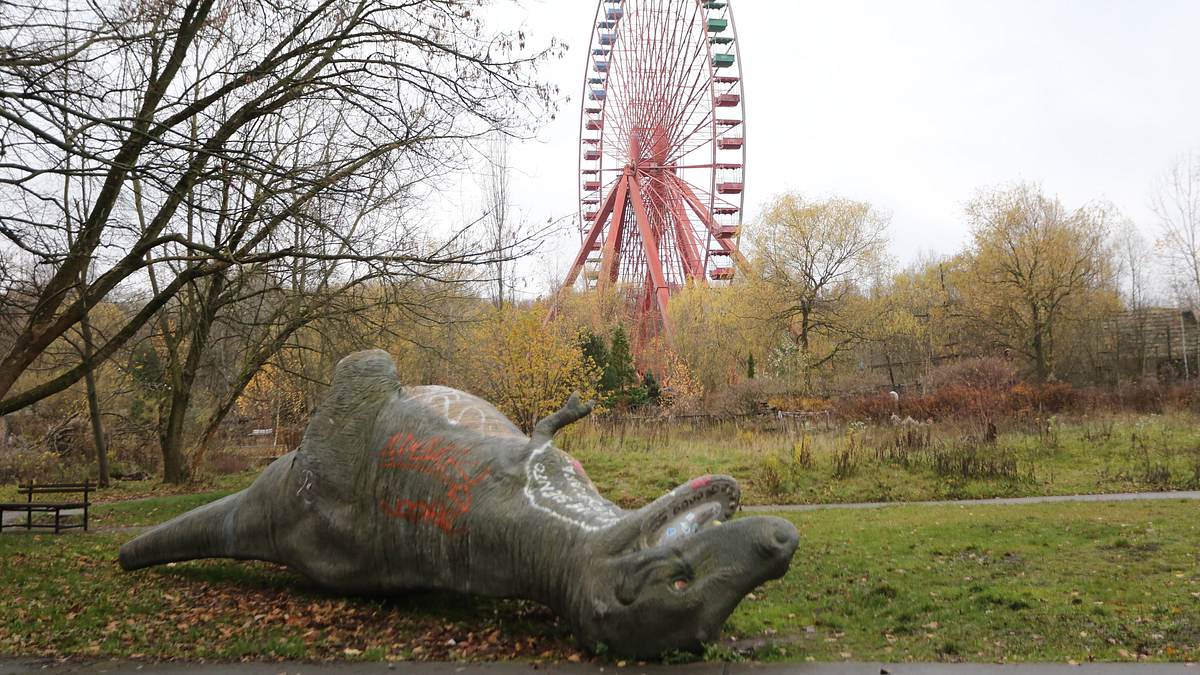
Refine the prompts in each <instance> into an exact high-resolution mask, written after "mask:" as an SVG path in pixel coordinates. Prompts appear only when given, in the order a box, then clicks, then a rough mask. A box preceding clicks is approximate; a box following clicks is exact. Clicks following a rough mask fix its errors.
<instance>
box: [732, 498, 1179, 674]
mask: <svg viewBox="0 0 1200 675" xmlns="http://www.w3.org/2000/svg"><path fill="white" fill-rule="evenodd" d="M787 517H788V518H789V519H790V520H792V522H794V523H796V525H797V527H799V528H800V531H801V535H802V538H801V544H800V548H799V550H798V551H797V553H796V557H795V559H794V560H793V561H792V567H791V570H790V571H789V572H788V574H787V576H786V577H784V578H783V579H781V580H779V581H776V582H772V583H770V584H767V585H766V586H764V587H763V589H762V590H761V591H760V592H759V593H756V594H755V598H756V599H754V600H748V601H745V602H743V603H742V604H741V606H740V607H739V608H738V611H737V612H736V613H735V614H734V615H733V617H732V618H731V620H730V622H729V625H728V626H727V629H726V630H727V632H728V633H730V634H732V635H735V636H737V637H738V638H740V639H741V642H743V643H748V644H750V645H753V646H754V647H755V648H756V654H757V655H758V656H759V657H760V658H765V659H795V658H803V657H808V656H811V657H814V658H816V659H817V660H838V659H843V658H853V659H861V660H884V661H887V660H899V661H906V660H917V661H930V660H951V661H957V660H965V661H1004V660H1007V661H1059V662H1061V661H1067V660H1076V661H1079V662H1083V661H1085V660H1088V659H1095V660H1099V661H1121V660H1132V659H1139V658H1140V659H1153V660H1176V661H1189V660H1190V661H1194V660H1197V659H1200V549H1198V548H1197V546H1196V544H1197V542H1198V541H1200V505H1198V504H1197V503H1196V502H1183V501H1179V502H1099V503H1085V502H1077V503H1058V504H1038V505H1022V506H975V507H959V506H953V507H922V506H896V507H888V508H884V509H875V510H869V511H850V510H828V511H820V512H809V513H803V514H788V515H787Z"/></svg>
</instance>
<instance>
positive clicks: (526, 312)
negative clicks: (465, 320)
mask: <svg viewBox="0 0 1200 675" xmlns="http://www.w3.org/2000/svg"><path fill="white" fill-rule="evenodd" d="M545 318H546V310H545V309H543V308H533V309H518V308H513V307H505V308H503V309H501V310H495V311H493V312H492V313H491V314H490V315H488V316H487V317H486V318H485V319H484V320H482V321H480V322H479V323H478V324H477V325H476V326H475V327H474V330H473V331H472V332H471V342H472V347H473V348H472V350H471V354H470V356H468V360H470V361H473V363H463V364H461V365H462V366H463V368H464V369H465V371H466V372H465V373H464V379H465V380H466V382H467V383H468V386H469V388H470V389H471V391H472V392H473V393H475V394H477V395H479V396H482V397H483V398H485V399H487V400H488V401H490V402H491V403H492V404H493V405H495V406H496V407H497V408H499V409H500V411H501V412H503V413H504V414H505V415H508V417H509V418H510V419H512V421H513V422H515V423H516V424H517V426H519V427H521V429H523V430H524V431H526V432H528V431H530V430H532V429H533V425H534V424H536V423H537V421H538V420H539V419H541V418H542V417H544V416H546V415H548V414H550V413H552V412H554V411H555V410H558V409H559V408H560V407H561V406H562V404H563V403H565V402H566V400H567V398H568V397H569V396H570V395H571V393H572V392H575V391H578V392H579V395H580V396H581V397H582V398H583V399H584V400H585V401H586V400H591V399H594V398H595V397H596V388H597V383H598V382H599V380H600V371H599V369H598V368H596V366H595V364H593V363H591V361H590V360H589V359H586V358H585V357H584V356H583V352H582V351H581V350H580V349H579V345H578V344H577V342H576V339H575V336H574V335H568V334H566V333H565V332H564V331H562V330H561V326H559V325H557V324H555V323H554V322H551V323H549V324H547V323H546V321H545Z"/></svg>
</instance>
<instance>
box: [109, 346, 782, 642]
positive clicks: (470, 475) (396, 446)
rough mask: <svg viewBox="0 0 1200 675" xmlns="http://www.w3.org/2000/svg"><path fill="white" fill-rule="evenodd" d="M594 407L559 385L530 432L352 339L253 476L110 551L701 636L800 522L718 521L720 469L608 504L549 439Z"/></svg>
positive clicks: (655, 637) (138, 562)
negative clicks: (414, 376) (308, 408)
mask: <svg viewBox="0 0 1200 675" xmlns="http://www.w3.org/2000/svg"><path fill="white" fill-rule="evenodd" d="M590 411H591V407H590V406H589V405H584V404H581V403H580V402H579V400H578V397H576V396H572V397H571V399H570V400H569V401H568V402H567V404H566V405H565V406H564V407H563V408H562V409H561V410H559V411H558V412H556V413H554V414H553V415H550V416H549V417H547V418H546V419H544V420H542V421H541V422H539V423H538V425H537V427H536V428H535V429H534V432H533V434H532V437H527V436H525V435H523V434H522V433H521V432H520V430H519V429H517V428H516V426H514V425H513V424H512V423H511V422H510V421H509V420H508V419H507V418H505V417H504V416H503V415H502V414H501V413H500V412H499V411H497V410H496V409H495V408H494V407H492V406H491V405H490V404H488V403H487V402H485V401H483V400H482V399H479V398H476V397H474V396H471V395H470V394H466V393H463V392H460V391H457V390H454V389H450V388H447V387H403V386H401V384H400V382H399V380H398V378H397V375H396V371H395V366H394V365H393V363H392V360H391V358H390V357H389V356H388V355H387V353H386V352H383V351H379V350H372V351H365V352H358V353H355V354H351V355H349V356H347V357H345V358H344V359H342V360H341V362H339V363H338V366H337V370H336V372H335V375H334V380H333V384H332V386H331V388H330V391H329V394H328V396H327V398H326V400H325V401H324V402H322V404H321V405H320V407H319V408H318V409H317V411H316V412H315V413H314V415H313V417H312V419H311V420H310V421H309V425H308V428H307V430H306V431H305V435H304V439H303V441H302V442H301V444H300V447H299V448H298V449H297V450H296V451H294V452H292V453H288V454H287V455H284V456H283V457H280V458H279V459H277V460H276V461H275V462H273V463H272V464H271V465H270V466H268V467H267V468H266V469H265V470H264V471H263V473H262V475H261V476H259V477H258V479H257V480H255V482H254V484H252V485H251V486H250V487H249V488H247V489H245V490H243V491H241V492H239V493H237V494H233V495H230V496H228V497H225V498H223V499H221V500H219V501H216V502H213V503H211V504H208V505H206V506H203V507H200V508H198V509H195V510H193V511H190V512H188V513H185V514H183V515H182V516H179V517H178V518H175V519H174V520H171V521H169V522H167V523H164V524H162V525H159V526H158V527H156V528H154V529H152V530H150V531H148V532H146V533H144V534H142V535H140V536H138V537H137V538H135V539H133V540H132V541H130V542H128V543H126V544H125V545H124V546H122V547H121V552H120V562H121V566H122V567H124V568H125V569H127V570H134V569H138V568H142V567H147V566H150V565H159V564H163V563H168V562H174V561H181V560H192V559H196V558H213V557H223V558H236V559H255V560H267V561H271V562H276V563H280V564H283V565H287V566H288V567H291V568H293V569H295V570H297V571H299V572H301V573H302V574H304V575H305V576H307V577H309V578H310V579H312V580H313V581H314V582H316V583H318V584H319V585H321V586H323V587H325V588H328V589H330V590H333V591H338V592H345V593H354V594H375V595H379V594H397V593H403V592H405V591H413V590H420V589H443V590H450V591H457V592H461V593H472V594H478V595H485V596H492V597H509V598H529V599H533V600H537V601H539V602H542V603H544V604H546V605H548V606H549V607H551V608H552V609H553V610H554V611H555V612H556V613H558V614H559V616H561V617H563V618H564V619H566V620H567V621H568V622H569V623H570V626H571V629H572V631H573V632H574V634H575V636H576V638H577V639H578V641H579V642H580V644H581V645H583V646H584V647H587V648H589V649H592V650H596V649H598V648H600V646H601V645H604V646H605V647H607V648H608V649H609V650H611V651H612V652H614V653H616V654H621V655H627V656H633V657H653V656H657V655H660V654H662V653H664V652H667V651H671V650H677V649H687V650H695V649H699V648H700V646H701V644H702V643H704V642H707V641H711V640H715V639H716V638H717V637H718V636H719V634H720V630H721V626H722V625H723V624H724V622H725V619H726V618H727V617H728V616H729V614H730V613H731V612H732V611H733V609H734V607H736V606H737V604H738V602H740V601H741V599H742V598H743V597H744V596H745V595H746V594H747V593H749V592H750V591H751V590H753V589H754V588H755V587H757V586H758V585H759V584H761V583H763V582H765V581H767V580H769V579H775V578H778V577H780V576H782V575H783V574H784V573H785V572H786V571H787V568H788V564H789V563H790V561H791V558H792V555H793V553H794V552H795V549H796V545H797V542H798V539H799V535H798V533H797V532H796V528H795V527H794V526H792V524H791V523H789V522H787V521H786V520H783V519H781V518H773V517H752V518H739V519H737V520H734V521H731V522H722V521H725V520H726V519H728V518H730V517H731V516H733V514H734V512H735V511H736V510H737V507H738V498H739V492H738V488H737V483H736V482H735V481H734V480H733V479H732V478H729V477H726V476H703V477H700V478H697V479H694V480H692V481H689V482H688V483H686V484H684V485H681V486H679V487H678V488H676V489H674V490H672V491H671V492H669V493H667V494H666V495H664V496H663V497H661V498H659V499H658V500H656V501H654V502H653V503H651V504H649V505H647V506H645V507H643V508H641V509H638V510H635V511H626V510H623V509H621V508H619V507H617V506H616V505H615V504H613V503H611V502H609V501H608V500H606V499H604V498H603V497H601V496H600V494H599V493H598V492H597V491H596V489H595V486H594V485H592V483H591V481H590V480H589V479H588V478H587V475H586V474H585V473H584V471H583V468H582V467H581V466H580V465H579V463H578V462H576V461H575V460H573V459H572V458H571V457H570V456H568V455H567V454H566V453H564V452H562V451H561V450H559V449H557V448H555V447H554V446H553V445H552V443H551V440H552V438H553V436H554V434H555V432H557V431H558V429H560V428H561V427H563V426H565V425H567V424H570V423H571V422H574V421H576V420H578V419H580V418H581V417H583V416H585V415H587V414H588V413H589V412H590Z"/></svg>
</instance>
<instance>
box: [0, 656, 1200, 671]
mask: <svg viewBox="0 0 1200 675" xmlns="http://www.w3.org/2000/svg"><path fill="white" fill-rule="evenodd" d="M8 673H14V674H21V675H24V674H27V673H54V674H60V673H80V674H89V675H91V674H98V673H151V674H174V673H189V674H191V675H235V674H238V675H240V674H242V673H246V674H247V675H285V674H286V675H306V674H308V673H312V674H314V675H321V674H330V675H333V674H336V675H343V674H346V673H379V674H381V675H383V674H385V673H395V674H396V675H542V674H546V673H549V674H552V675H594V674H600V673H603V674H604V675H881V674H882V675H959V674H962V675H1079V674H1081V673H1082V674H1084V675H1118V674H1119V673H1134V674H1135V675H1200V666H1197V665H1196V664H1189V663H1085V664H1082V665H1079V666H1072V665H1069V664H1066V663H1030V664H1016V665H998V664H992V663H896V664H891V663H886V664H884V663H853V662H846V663H797V664H769V665H767V664H757V663H691V664H686V665H681V666H664V665H659V664H649V665H645V666H637V665H631V666H627V667H625V668H617V667H615V666H613V665H612V664H606V665H600V664H556V665H538V666H534V665H531V664H527V663H480V664H466V663H395V664H391V665H389V664H386V663H321V664H310V663H295V662H291V663H287V662H285V663H232V664H189V663H162V664H143V663H130V662H112V661H102V662H97V663H90V664H65V665H61V664H60V665H55V664H53V663H46V662H38V661H31V660H0V675H7V674H8Z"/></svg>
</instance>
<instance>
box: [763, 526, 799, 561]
mask: <svg viewBox="0 0 1200 675" xmlns="http://www.w3.org/2000/svg"><path fill="white" fill-rule="evenodd" d="M799 541H800V533H799V532H797V531H796V528H795V526H793V525H792V524H791V523H789V522H787V521H778V522H773V523H771V524H770V525H769V526H768V527H767V529H766V531H765V532H763V533H762V540H761V542H762V543H761V544H760V550H761V551H762V552H763V554H764V555H765V556H767V557H775V556H791V554H792V552H793V551H795V550H796V544H798V543H799Z"/></svg>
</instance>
